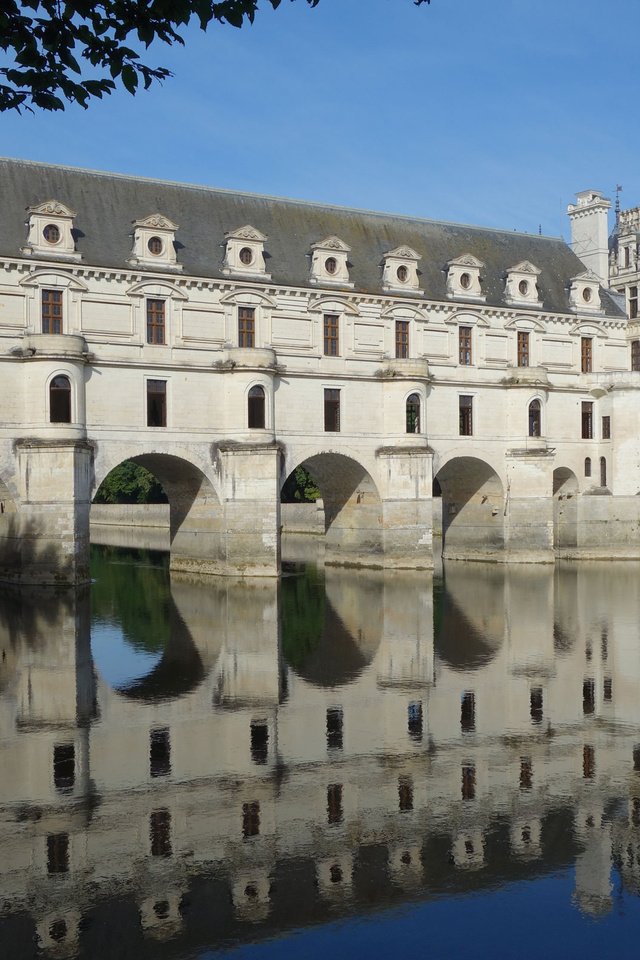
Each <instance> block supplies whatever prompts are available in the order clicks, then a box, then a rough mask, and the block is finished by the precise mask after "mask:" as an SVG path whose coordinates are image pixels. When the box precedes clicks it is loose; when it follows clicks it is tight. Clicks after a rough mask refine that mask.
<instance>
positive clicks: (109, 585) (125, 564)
mask: <svg viewBox="0 0 640 960" xmlns="http://www.w3.org/2000/svg"><path fill="white" fill-rule="evenodd" d="M91 572H92V575H93V579H94V583H93V586H92V588H91V614H92V618H93V619H94V620H102V621H103V622H105V623H111V624H117V625H118V627H119V628H120V629H121V630H122V633H123V636H124V639H125V640H126V642H127V643H129V644H130V645H131V646H132V647H135V648H136V649H137V650H142V651H146V652H152V653H158V652H161V651H162V650H164V649H165V647H166V646H167V643H168V641H169V634H170V613H171V607H172V601H171V592H170V589H169V574H168V558H167V555H166V554H161V553H152V552H151V551H147V550H123V549H122V548H119V547H92V548H91Z"/></svg>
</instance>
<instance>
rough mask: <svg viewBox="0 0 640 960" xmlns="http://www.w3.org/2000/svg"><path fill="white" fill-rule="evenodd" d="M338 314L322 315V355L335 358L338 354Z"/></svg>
mask: <svg viewBox="0 0 640 960" xmlns="http://www.w3.org/2000/svg"><path fill="white" fill-rule="evenodd" d="M338 319H339V318H338V314H337V313H325V315H324V355H325V357H337V356H338V354H339V352H340V351H339V347H340V344H339V339H338Z"/></svg>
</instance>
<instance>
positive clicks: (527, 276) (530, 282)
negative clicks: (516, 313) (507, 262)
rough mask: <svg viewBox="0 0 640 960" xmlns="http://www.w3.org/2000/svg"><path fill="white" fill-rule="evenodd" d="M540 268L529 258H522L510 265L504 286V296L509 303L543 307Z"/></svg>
mask: <svg viewBox="0 0 640 960" xmlns="http://www.w3.org/2000/svg"><path fill="white" fill-rule="evenodd" d="M539 276H540V270H539V269H538V267H536V266H535V265H534V264H533V263H530V262H529V261H528V260H522V261H521V262H520V263H517V264H516V265H515V266H514V267H509V269H508V270H507V277H506V281H505V288H504V298H505V300H506V302H507V303H511V304H514V305H518V306H526V307H541V306H542V302H541V300H540V294H539V291H538V277H539Z"/></svg>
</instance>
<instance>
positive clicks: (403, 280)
mask: <svg viewBox="0 0 640 960" xmlns="http://www.w3.org/2000/svg"><path fill="white" fill-rule="evenodd" d="M419 259H420V254H419V253H416V251H415V250H412V249H411V247H406V246H402V247H396V248H395V249H394V250H389V252H388V253H385V254H384V259H383V266H382V286H383V289H384V290H388V291H390V292H394V293H413V294H415V293H416V291H419V292H420V293H422V291H420V289H419V288H420V280H419V277H418V260H419Z"/></svg>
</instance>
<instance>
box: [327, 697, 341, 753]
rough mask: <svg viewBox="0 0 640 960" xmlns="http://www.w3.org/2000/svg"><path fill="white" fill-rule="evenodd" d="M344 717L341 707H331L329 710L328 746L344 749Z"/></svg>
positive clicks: (334, 748)
mask: <svg viewBox="0 0 640 960" xmlns="http://www.w3.org/2000/svg"><path fill="white" fill-rule="evenodd" d="M342 734H343V717H342V708H341V707H329V709H328V710H327V747H328V748H329V749H333V750H342V743H343V740H342Z"/></svg>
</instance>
